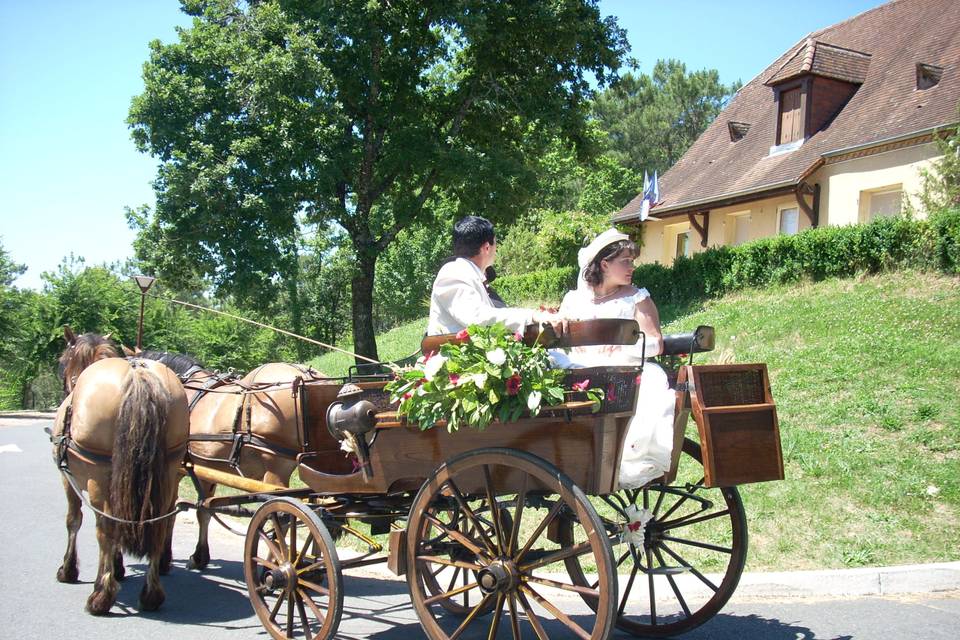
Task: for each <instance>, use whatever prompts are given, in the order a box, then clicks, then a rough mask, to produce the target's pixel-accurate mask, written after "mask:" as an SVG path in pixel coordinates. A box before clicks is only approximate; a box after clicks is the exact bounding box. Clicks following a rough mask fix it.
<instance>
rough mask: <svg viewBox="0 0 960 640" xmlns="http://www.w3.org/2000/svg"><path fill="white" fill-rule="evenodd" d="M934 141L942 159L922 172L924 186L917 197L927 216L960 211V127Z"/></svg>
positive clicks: (945, 132) (938, 159) (959, 110)
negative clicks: (941, 212)
mask: <svg viewBox="0 0 960 640" xmlns="http://www.w3.org/2000/svg"><path fill="white" fill-rule="evenodd" d="M958 120H960V108H958ZM934 141H935V142H936V144H937V149H938V150H939V151H940V153H941V154H942V155H941V156H940V157H939V158H937V159H936V160H934V161H933V162H932V163H931V165H930V167H929V168H923V169H921V170H920V176H921V181H922V182H921V187H920V192H919V193H918V194H917V197H918V199H919V200H920V204H921V206H922V207H923V209H924V210H926V211H927V213H934V212H937V211H941V210H943V209H949V208H957V207H960V126H954V127H948V128H946V129H944V130H943V131H941V132H940V134H939V135H936V136H934Z"/></svg>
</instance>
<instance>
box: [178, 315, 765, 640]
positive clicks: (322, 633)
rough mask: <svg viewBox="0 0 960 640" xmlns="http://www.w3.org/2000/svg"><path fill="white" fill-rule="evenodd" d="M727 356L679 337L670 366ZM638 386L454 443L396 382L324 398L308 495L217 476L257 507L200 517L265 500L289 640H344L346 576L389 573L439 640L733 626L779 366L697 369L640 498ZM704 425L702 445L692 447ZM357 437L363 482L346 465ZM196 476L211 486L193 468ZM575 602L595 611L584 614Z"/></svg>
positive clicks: (271, 606)
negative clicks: (691, 435) (355, 546)
mask: <svg viewBox="0 0 960 640" xmlns="http://www.w3.org/2000/svg"><path fill="white" fill-rule="evenodd" d="M605 322H606V327H607V330H606V331H605V334H604V335H603V336H602V337H601V338H599V339H598V338H596V337H594V338H592V340H594V341H595V343H602V344H609V343H617V342H616V341H619V343H621V344H624V343H629V342H631V340H632V341H636V337H637V336H636V325H635V323H632V321H616V322H617V323H620V324H619V325H618V326H617V327H616V328H615V329H611V327H612V325H610V323H609V321H605ZM624 322H626V323H628V324H623V323H624ZM631 323H632V326H631ZM601 324H602V323H601ZM611 331H613V333H611ZM588 333H589V332H588ZM600 333H604V332H600ZM594 334H596V332H594ZM573 335H574V336H576V335H577V334H576V332H573ZM576 339H579V340H581V342H580V343H581V344H582V343H584V342H587V341H588V340H589V339H584V338H576ZM568 344H569V337H568ZM712 347H713V340H712V329H709V328H700V329H698V331H697V332H694V333H692V334H687V335H684V336H672V337H668V339H667V340H666V341H665V351H666V352H667V353H669V354H673V355H676V354H680V353H693V352H698V351H706V350H709V349H712ZM638 373H639V369H633V368H628V367H608V368H604V369H602V370H595V371H590V372H584V371H579V372H577V375H580V376H581V377H582V376H592V377H593V378H594V379H597V378H598V377H602V378H603V380H604V381H605V382H604V384H607V383H609V384H616V385H620V386H619V387H618V388H619V389H620V390H622V391H623V390H625V391H626V393H619V394H616V398H617V400H616V401H613V400H610V399H609V398H608V399H607V400H605V401H604V402H603V403H602V404H601V406H599V407H598V408H594V407H588V406H585V405H586V404H588V403H582V402H580V403H578V402H570V403H566V404H564V405H560V406H558V407H553V408H550V409H549V410H545V411H544V412H543V413H542V414H541V415H539V416H537V417H531V418H524V419H520V420H518V421H516V422H511V423H494V424H492V425H490V426H489V427H488V428H487V429H486V430H484V431H476V430H471V429H463V430H460V431H459V432H456V433H452V434H451V433H448V432H447V431H446V430H445V429H443V428H432V429H427V430H421V429H419V428H418V427H417V426H416V425H410V424H407V423H406V422H405V421H404V420H403V419H402V417H401V416H398V415H397V414H396V413H395V412H394V411H393V407H391V406H390V404H389V399H388V398H387V397H386V395H385V393H384V391H383V386H384V384H385V381H384V380H382V379H376V377H367V378H357V379H353V380H348V381H345V385H344V386H342V387H341V386H338V385H330V384H326V385H311V386H310V387H309V388H308V389H307V390H306V392H305V393H304V395H303V398H304V401H303V402H304V404H303V407H302V412H303V415H304V416H305V417H309V425H308V424H305V425H304V432H305V433H307V432H309V442H310V445H311V446H310V450H309V451H304V452H302V453H301V454H300V456H299V458H298V460H299V466H298V470H299V475H300V478H301V480H302V481H303V482H304V483H305V484H306V485H307V487H306V488H303V489H283V488H279V487H271V486H265V485H258V484H257V483H250V482H238V483H232V482H230V481H229V479H225V478H224V477H223V474H216V475H214V476H213V477H215V478H216V480H217V481H218V482H224V483H225V484H232V485H233V486H237V487H238V488H241V489H243V490H246V491H249V492H250V493H246V494H243V495H240V496H226V497H212V498H207V499H205V500H204V501H203V502H202V504H201V505H200V508H204V509H210V510H212V511H221V512H227V513H231V512H233V513H236V512H237V511H238V508H239V509H240V510H241V511H242V506H243V505H245V504H249V503H251V502H262V504H261V505H260V507H259V508H258V509H257V511H256V512H255V513H253V514H252V518H251V521H250V524H249V528H248V532H247V536H246V542H245V549H244V573H245V578H246V582H247V587H248V591H249V594H250V598H251V602H252V603H253V605H254V608H255V610H256V612H257V614H258V616H259V618H260V620H261V621H262V622H263V624H264V626H265V628H266V629H267V631H268V632H269V633H270V635H271V636H272V637H274V638H293V637H301V636H302V637H309V638H328V637H332V635H333V634H335V632H336V629H337V625H338V623H339V619H340V615H341V611H342V606H343V584H342V571H343V570H344V569H350V568H354V567H358V566H363V565H368V564H372V563H375V562H386V563H387V565H388V567H389V568H390V569H391V570H392V571H393V572H395V573H397V574H405V575H406V576H407V581H408V585H409V587H410V594H411V600H412V602H413V605H414V607H415V609H416V611H417V614H418V616H419V618H420V621H421V623H422V624H423V627H424V630H425V632H426V634H427V636H428V637H430V638H434V639H446V638H456V637H460V636H461V635H462V634H464V633H467V634H468V635H469V634H473V635H476V634H479V633H482V634H484V635H485V636H486V637H496V636H497V634H498V633H500V635H503V636H506V637H519V636H520V635H522V634H523V632H524V631H523V627H525V626H530V627H531V628H532V632H533V634H534V635H536V636H537V637H540V638H544V637H554V636H556V637H573V636H578V637H582V638H593V639H599V638H606V637H607V636H608V635H609V634H610V633H611V632H612V631H613V629H614V627H619V628H621V629H623V630H626V631H628V632H630V633H633V634H636V635H642V636H670V635H675V634H677V633H682V632H684V631H687V630H689V629H692V628H694V627H696V626H698V625H699V624H702V623H703V622H704V621H706V620H708V619H709V618H710V617H712V616H713V615H715V614H716V613H717V611H719V609H720V608H721V607H722V606H723V605H724V604H725V603H726V601H727V600H728V599H729V597H730V596H731V595H732V593H733V591H734V589H735V588H736V584H737V581H738V579H739V576H740V573H741V572H742V570H743V566H744V562H745V559H746V547H747V534H746V518H745V514H744V509H743V505H742V502H741V500H740V497H739V493H738V492H737V489H736V487H735V486H734V485H736V484H741V483H744V482H754V481H763V480H773V479H778V478H782V477H783V466H782V460H781V456H780V445H779V434H778V430H777V429H778V427H777V420H776V409H775V406H774V403H773V401H772V398H771V395H770V389H769V382H768V379H767V374H766V368H765V366H764V365H726V366H719V365H715V366H692V365H689V364H686V365H683V366H682V367H681V368H680V369H679V371H677V372H676V373H677V375H676V377H675V379H674V380H675V387H676V391H677V408H676V419H675V428H674V436H675V437H674V443H675V446H674V451H673V460H672V466H671V469H670V471H669V472H668V473H667V474H666V475H665V476H664V477H663V478H661V479H660V480H657V481H654V482H651V483H649V484H647V485H646V486H644V487H641V488H636V489H628V490H624V489H621V488H620V487H619V485H618V461H619V460H620V457H621V454H622V448H623V446H624V437H625V434H626V432H627V428H628V424H629V422H630V418H631V417H632V415H633V406H634V398H635V396H636V392H637V387H636V379H637V374H638ZM611 396H613V394H611ZM332 409H333V410H332ZM594 409H596V410H595V411H594ZM338 410H339V411H340V413H338V412H337V411H338ZM691 412H692V414H693V415H694V417H695V421H696V423H697V426H698V436H699V438H698V440H699V444H698V443H697V442H695V441H694V440H692V439H688V438H686V436H685V434H686V426H687V422H688V416H689V415H690V413H691ZM346 415H349V416H350V419H349V420H347V419H344V422H343V424H341V423H340V422H338V419H339V418H338V416H341V417H342V416H346ZM364 421H366V425H365V426H364V425H360V426H358V424H359V423H361V422H364ZM344 440H348V441H351V442H352V447H353V450H354V451H355V453H357V466H356V467H353V466H350V467H349V468H345V457H344V454H343V451H342V450H341V445H342V444H343V441H344ZM191 473H194V474H198V475H204V474H212V473H213V472H211V471H210V470H207V469H204V468H202V467H197V466H193V467H192V468H191ZM356 521H361V522H366V523H368V524H369V525H370V530H371V536H373V535H376V534H389V552H388V554H386V555H384V554H382V553H380V552H381V551H383V544H381V542H379V541H377V540H376V539H374V538H373V537H371V536H367V535H366V534H363V533H361V532H360V531H359V530H357V529H356V527H355V524H354V523H355V522H356ZM343 535H351V536H354V537H356V538H357V539H359V540H361V541H362V543H363V545H365V546H366V552H360V553H355V554H354V555H352V557H349V558H348V557H343V558H341V555H342V554H339V553H338V551H337V548H336V545H335V540H337V539H339V537H340V536H343ZM570 597H574V598H579V599H580V600H582V602H583V603H585V604H586V605H587V606H588V607H589V610H590V611H592V614H591V615H587V616H583V615H572V614H570V613H569V610H570V607H569V600H567V599H568V598H570ZM527 633H528V634H529V633H530V632H527ZM511 634H512V635H511ZM470 637H472V635H471V636H470Z"/></svg>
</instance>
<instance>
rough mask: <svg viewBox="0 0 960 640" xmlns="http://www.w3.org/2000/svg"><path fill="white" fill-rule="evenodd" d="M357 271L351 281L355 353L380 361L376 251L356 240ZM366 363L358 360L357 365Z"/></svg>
mask: <svg viewBox="0 0 960 640" xmlns="http://www.w3.org/2000/svg"><path fill="white" fill-rule="evenodd" d="M353 247H354V252H355V254H356V260H357V264H356V269H354V272H353V279H352V281H351V290H352V293H353V295H352V296H351V298H352V302H351V308H352V310H353V351H354V353H357V354H359V355H362V356H367V357H368V358H373V359H374V360H379V357H378V356H377V341H376V334H375V333H374V331H373V275H374V271H375V268H376V264H377V254H376V250H375V249H374V247H373V246H372V244H371V243H367V242H363V240H358V239H355V240H354V244H353ZM362 362H365V361H364V360H359V359H358V360H357V364H361V363H362Z"/></svg>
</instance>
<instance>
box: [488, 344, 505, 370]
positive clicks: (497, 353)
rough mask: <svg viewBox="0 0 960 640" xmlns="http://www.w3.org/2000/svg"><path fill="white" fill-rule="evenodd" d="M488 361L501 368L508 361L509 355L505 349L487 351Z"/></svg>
mask: <svg viewBox="0 0 960 640" xmlns="http://www.w3.org/2000/svg"><path fill="white" fill-rule="evenodd" d="M487 360H489V361H490V362H491V363H492V364H495V365H497V366H498V367H499V366H502V365H503V363H504V362H506V361H507V354H506V352H505V351H504V350H503V349H501V348H500V347H497V348H496V349H494V350H493V351H487Z"/></svg>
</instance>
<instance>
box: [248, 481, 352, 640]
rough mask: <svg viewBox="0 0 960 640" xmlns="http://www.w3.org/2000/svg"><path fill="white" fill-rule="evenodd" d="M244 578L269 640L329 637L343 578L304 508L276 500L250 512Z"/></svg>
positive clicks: (328, 542)
mask: <svg viewBox="0 0 960 640" xmlns="http://www.w3.org/2000/svg"><path fill="white" fill-rule="evenodd" d="M243 574H244V578H245V579H246V582H247V591H248V593H249V594H250V602H251V603H252V604H253V609H254V611H256V613H257V617H258V618H260V622H261V623H263V626H264V628H265V629H266V630H267V631H268V632H269V633H270V635H271V636H272V637H273V638H278V639H279V638H304V639H306V640H325V639H326V638H331V637H333V635H334V634H335V633H336V631H337V627H338V625H339V624H340V614H341V613H342V611H343V574H342V573H341V569H340V560H339V559H338V557H337V549H336V547H335V546H334V544H333V539H332V538H331V536H330V532H329V531H327V528H326V526H324V524H323V522H322V521H321V520H320V518H319V517H318V516H317V515H316V514H315V513H314V512H313V511H311V510H310V509H309V508H308V507H307V506H306V505H305V504H303V503H302V502H298V501H296V500H292V499H290V498H275V499H273V500H270V501H269V502H266V503H264V504H263V505H261V507H260V508H259V509H257V512H256V513H254V514H253V518H251V520H250V525H249V527H248V528H247V537H246V541H245V543H244V553H243Z"/></svg>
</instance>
